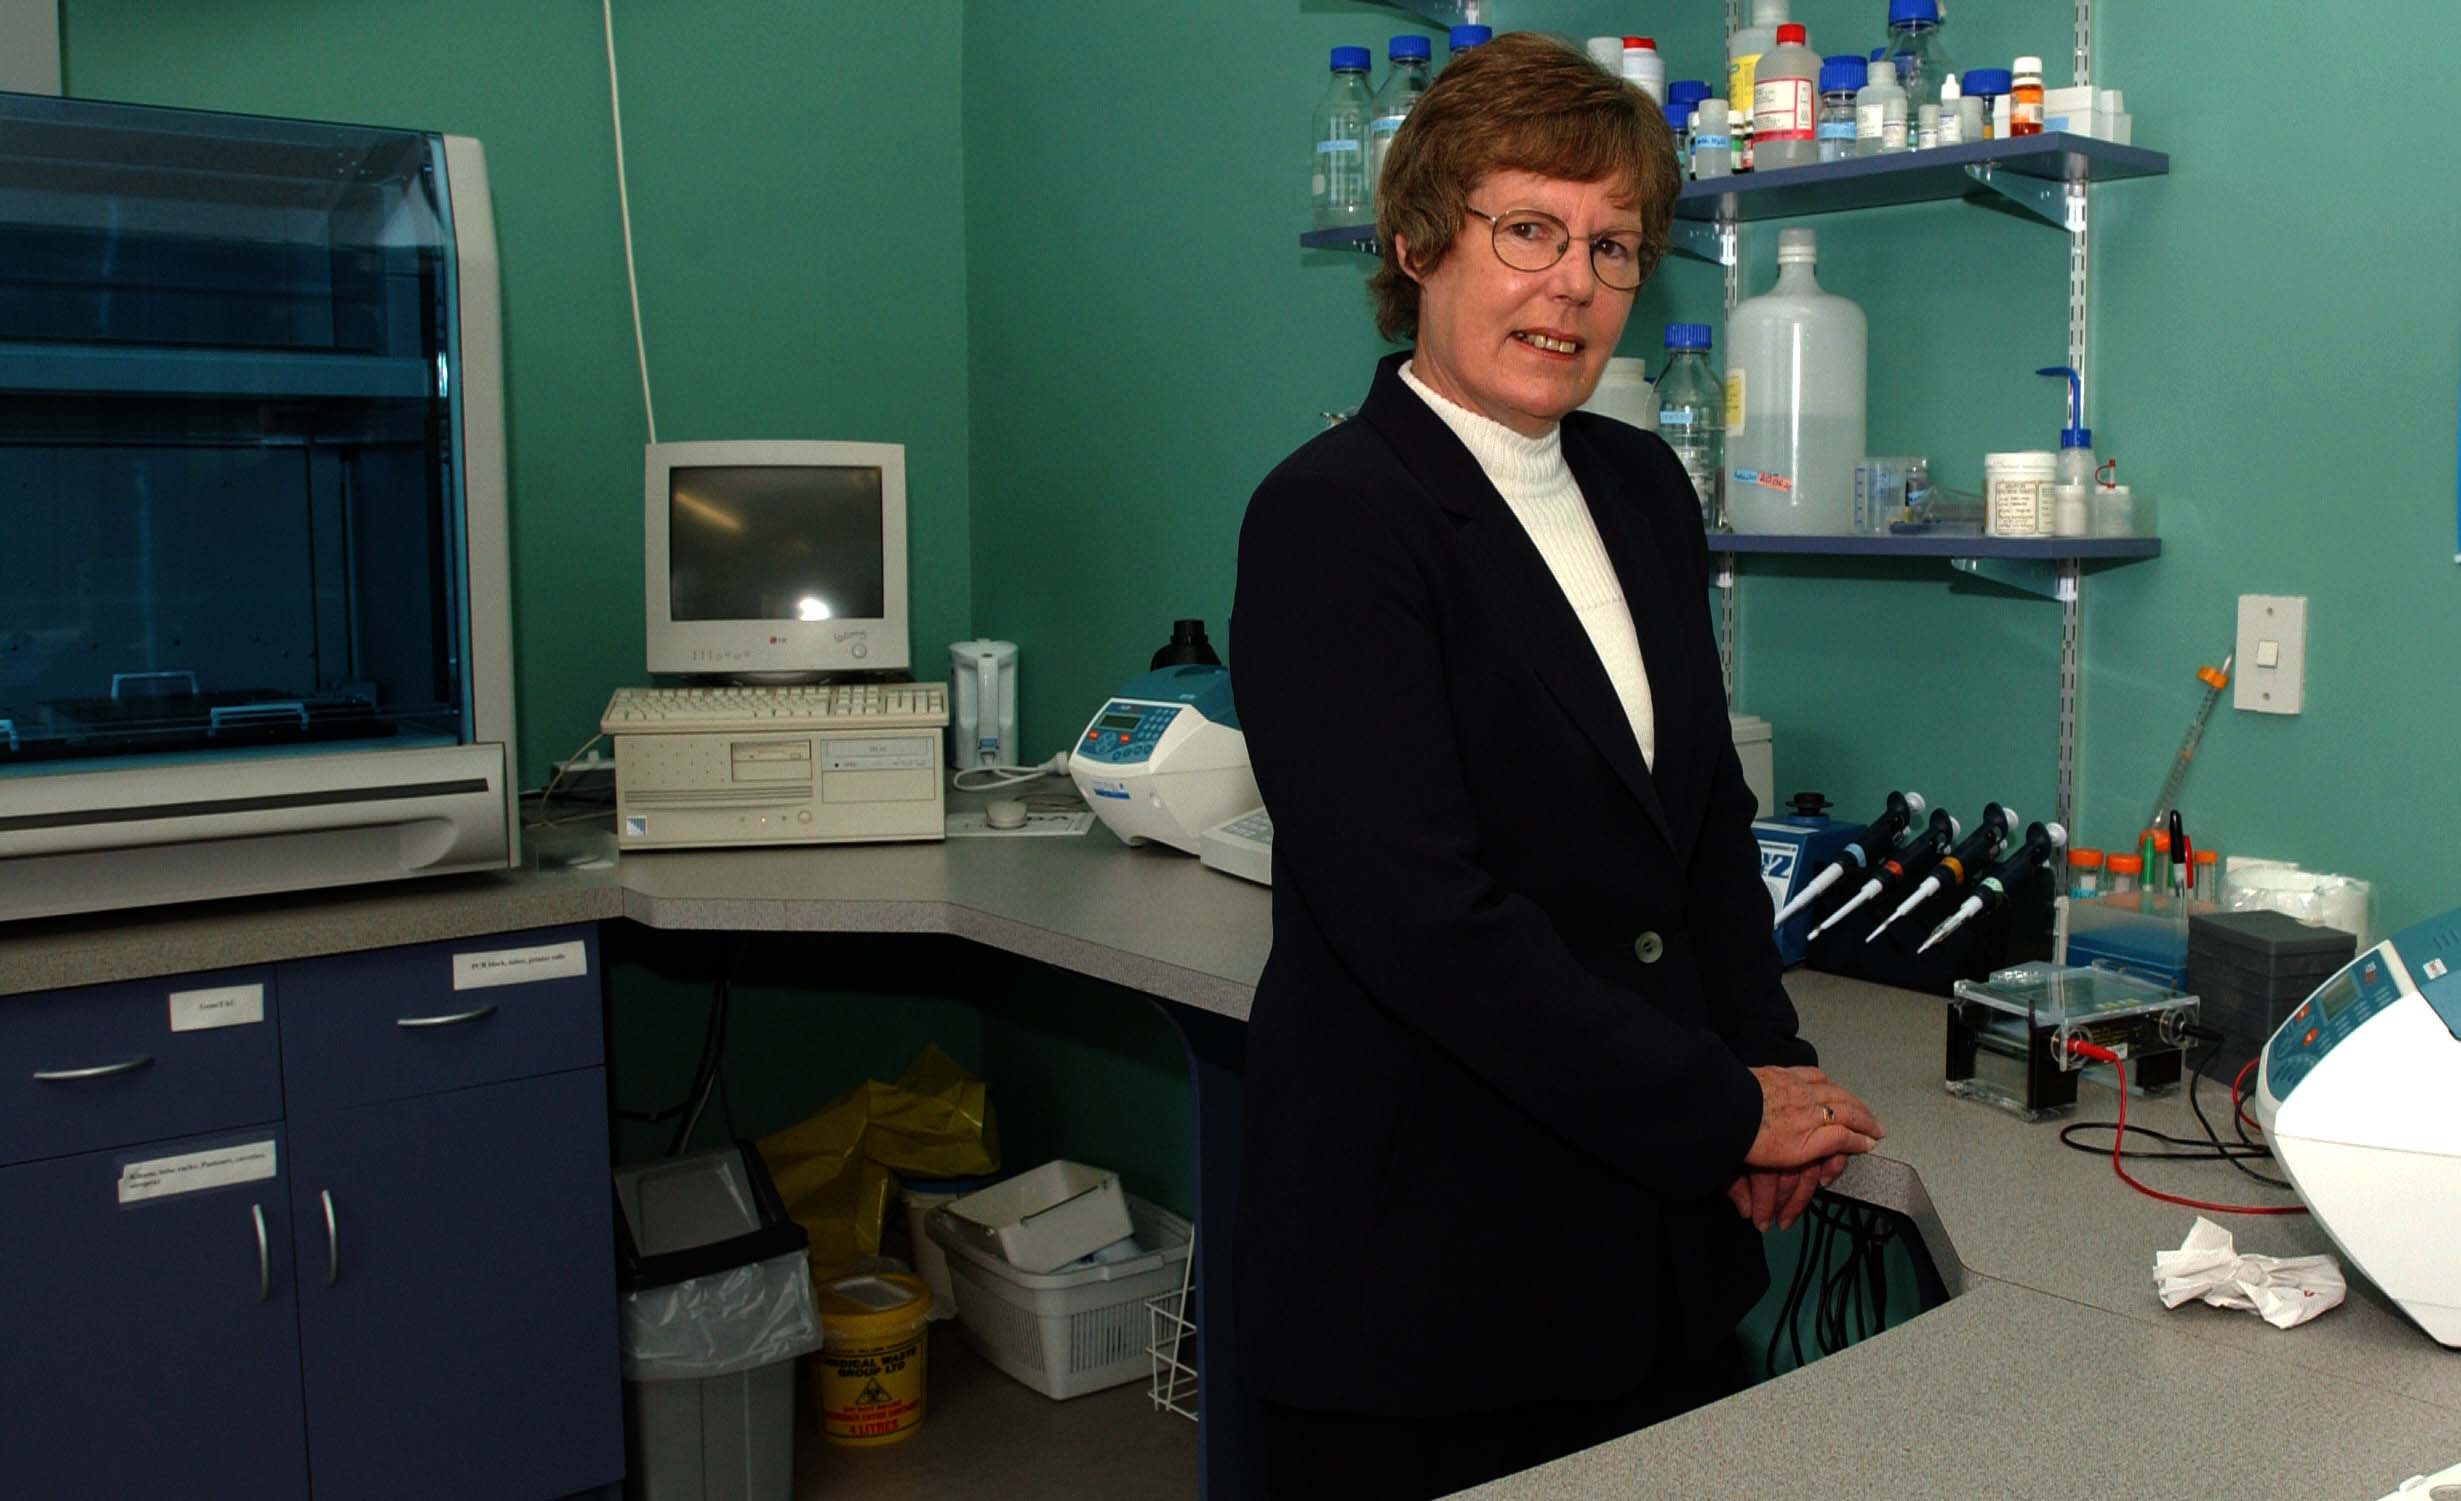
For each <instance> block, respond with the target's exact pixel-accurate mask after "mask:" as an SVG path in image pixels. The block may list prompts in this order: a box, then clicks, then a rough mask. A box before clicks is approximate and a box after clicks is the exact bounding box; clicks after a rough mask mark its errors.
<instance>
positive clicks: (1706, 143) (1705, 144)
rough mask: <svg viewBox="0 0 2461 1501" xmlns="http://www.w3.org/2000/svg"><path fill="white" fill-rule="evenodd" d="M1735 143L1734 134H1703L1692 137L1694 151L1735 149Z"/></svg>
mask: <svg viewBox="0 0 2461 1501" xmlns="http://www.w3.org/2000/svg"><path fill="white" fill-rule="evenodd" d="M1734 145H1735V141H1734V137H1732V136H1706V135H1702V136H1694V137H1693V138H1692V149H1693V150H1694V151H1731V150H1733V149H1734Z"/></svg>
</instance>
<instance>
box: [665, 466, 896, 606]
mask: <svg viewBox="0 0 2461 1501" xmlns="http://www.w3.org/2000/svg"><path fill="white" fill-rule="evenodd" d="M667 507H668V516H667V536H668V549H669V550H668V559H667V589H668V602H669V608H670V610H671V612H672V615H671V618H673V619H675V620H678V621H695V620H704V621H716V620H813V621H817V620H876V619H879V618H881V616H882V615H883V614H885V613H886V606H887V599H886V590H887V582H886V577H887V566H886V565H887V548H886V535H885V530H884V525H883V521H882V508H881V471H880V470H879V469H878V468H876V467H870V466H863V465H827V466H820V465H784V464H727V465H694V466H690V467H685V466H681V465H679V466H677V467H676V468H674V469H672V470H671V471H669V479H668V486H667Z"/></svg>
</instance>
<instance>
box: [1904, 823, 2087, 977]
mask: <svg viewBox="0 0 2461 1501" xmlns="http://www.w3.org/2000/svg"><path fill="white" fill-rule="evenodd" d="M2067 844H2068V831H2067V830H2066V829H2063V828H2061V827H2060V826H2059V825H2058V824H2055V823H2038V824H2032V825H2029V826H2027V828H2026V830H2025V842H2024V843H2023V844H2020V845H2018V846H2017V852H2016V853H2015V854H2013V855H2010V856H2009V857H2008V858H2007V859H2005V860H2003V861H2001V862H2000V863H1999V864H1998V865H1997V866H1995V867H1993V869H1992V871H1991V873H1990V874H1989V875H1987V876H1984V877H1983V878H1982V879H1981V880H1980V881H1977V882H1975V883H1974V894H1973V895H1972V896H1969V897H1967V898H1966V899H1965V901H1964V902H1963V903H1961V904H1960V905H1959V906H1958V908H1957V910H1956V911H1955V912H1954V913H1952V914H1950V916H1949V919H1948V921H1946V922H1944V923H1942V924H1940V925H1939V926H1938V927H1936V928H1933V929H1932V930H1931V936H1930V937H1929V938H1926V939H1924V940H1923V946H1922V947H1921V948H1918V949H1916V950H1915V951H1914V952H1915V953H1917V954H1928V953H1930V952H1931V946H1932V945H1933V944H1935V943H1938V942H1939V941H1940V940H1941V939H1943V938H1946V937H1947V936H1948V935H1949V934H1951V933H1954V932H1956V931H1957V930H1958V929H1959V928H1962V927H1964V926H1965V925H1966V924H1967V923H1968V922H1971V921H1972V920H1973V919H1974V917H1975V915H1976V914H1977V913H1982V912H1991V911H1996V910H1997V909H1998V908H1999V907H2000V905H2001V904H2002V903H2004V902H2006V901H2007V900H2008V895H2009V893H2010V892H2011V891H2012V890H2014V889H2015V888H2017V887H2020V886H2023V885H2024V884H2025V883H2026V882H2027V881H2029V880H2031V879H2033V875H2034V872H2035V871H2038V870H2040V869H2042V868H2043V867H2044V866H2046V865H2048V864H2050V863H2051V856H2052V854H2053V853H2054V852H2055V851H2058V850H2061V849H2064V848H2066V847H2067Z"/></svg>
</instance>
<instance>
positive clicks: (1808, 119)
mask: <svg viewBox="0 0 2461 1501" xmlns="http://www.w3.org/2000/svg"><path fill="white" fill-rule="evenodd" d="M1816 118H1817V116H1816V115H1815V113H1814V111H1813V109H1812V81H1811V80H1810V79H1808V78H1779V79H1773V80H1771V81H1769V82H1767V83H1755V84H1753V85H1752V141H1753V144H1754V147H1755V149H1757V148H1758V146H1759V145H1760V144H1761V143H1763V142H1767V141H1808V140H1810V139H1811V138H1812V125H1813V122H1814V120H1815V119H1816Z"/></svg>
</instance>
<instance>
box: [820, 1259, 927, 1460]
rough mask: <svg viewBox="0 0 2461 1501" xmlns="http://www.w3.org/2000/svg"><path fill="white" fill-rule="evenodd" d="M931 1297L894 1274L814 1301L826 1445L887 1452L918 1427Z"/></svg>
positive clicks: (854, 1282) (831, 1289)
mask: <svg viewBox="0 0 2461 1501" xmlns="http://www.w3.org/2000/svg"><path fill="white" fill-rule="evenodd" d="M930 1318H931V1289H930V1288H928V1287H926V1286H924V1285H923V1283H922V1282H921V1281H919V1280H918V1279H916V1278H913V1277H907V1276H902V1275H897V1274H884V1275H879V1276H872V1275H865V1276H860V1277H847V1278H844V1279H843V1280H841V1281H837V1282H832V1283H830V1284H829V1285H828V1286H827V1287H825V1288H823V1289H821V1294H820V1354H819V1355H818V1356H817V1357H816V1358H817V1359H818V1361H819V1363H820V1368H819V1373H818V1374H819V1379H818V1380H817V1381H815V1382H814V1383H813V1391H814V1399H815V1400H816V1401H817V1402H818V1403H819V1404H820V1430H821V1432H822V1433H823V1434H824V1435H825V1436H826V1437H827V1438H828V1440H829V1442H831V1443H833V1444H843V1445H846V1446H847V1447H849V1448H869V1447H872V1446H875V1445H879V1444H894V1443H896V1442H897V1441H898V1440H900V1439H902V1438H905V1437H906V1436H907V1435H909V1434H911V1433H913V1432H914V1430H916V1429H917V1428H920V1427H922V1426H923V1369H924V1365H923V1363H924V1356H925V1354H926V1346H925V1340H926V1337H927V1331H928V1329H929V1326H930Z"/></svg>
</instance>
